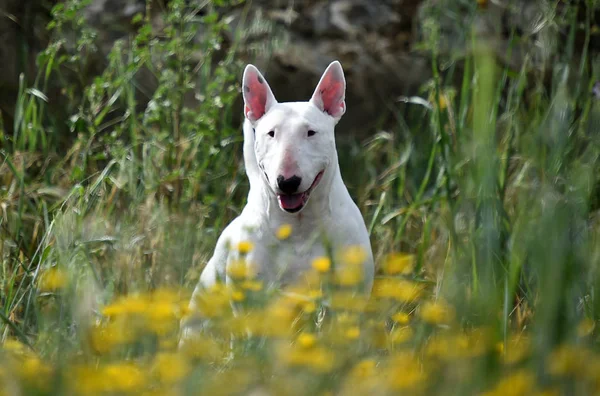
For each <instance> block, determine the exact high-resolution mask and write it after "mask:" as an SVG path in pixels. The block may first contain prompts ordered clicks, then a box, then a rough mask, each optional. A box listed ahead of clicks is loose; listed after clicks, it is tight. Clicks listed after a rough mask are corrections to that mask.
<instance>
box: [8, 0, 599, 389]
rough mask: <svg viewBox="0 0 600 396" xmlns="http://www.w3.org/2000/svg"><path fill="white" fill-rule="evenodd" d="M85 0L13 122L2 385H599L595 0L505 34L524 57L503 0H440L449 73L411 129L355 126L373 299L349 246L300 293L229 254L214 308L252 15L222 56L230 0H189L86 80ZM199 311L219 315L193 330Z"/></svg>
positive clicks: (437, 24) (313, 268) (423, 96)
mask: <svg viewBox="0 0 600 396" xmlns="http://www.w3.org/2000/svg"><path fill="white" fill-rule="evenodd" d="M85 3H86V2H85V1H81V0H66V1H65V2H63V3H59V4H58V5H56V6H55V7H54V9H53V20H52V22H51V23H50V25H49V26H48V31H49V34H50V37H51V40H50V44H49V45H48V47H47V48H46V49H45V50H44V51H43V52H42V53H40V55H39V57H38V59H37V77H36V78H35V79H34V80H32V81H27V79H25V78H24V77H23V78H22V79H21V81H20V82H19V83H20V85H19V86H20V89H19V94H18V98H17V102H16V107H15V113H14V117H13V119H14V123H12V124H11V125H6V124H2V123H1V122H0V395H21V394H22V395H30V394H31V395H60V394H68V395H72V394H124V395H125V394H148V395H150V394H152V395H154V394H156V395H163V394H165V395H166V394H169V395H171V394H172V395H187V394H208V395H220V394H223V395H238V394H239V395H242V394H243V395H279V394H281V395H306V394H310V395H354V394H356V395H379V394H381V395H387V394H408V395H436V394H441V395H448V394H452V395H471V394H472V395H486V396H487V395H523V396H525V395H596V394H600V348H599V342H598V341H599V338H598V335H599V332H598V329H597V328H596V327H597V323H598V320H600V303H599V304H596V295H597V292H600V83H599V82H598V81H600V56H599V54H598V53H597V52H596V51H597V43H598V40H599V39H600V38H599V36H600V28H599V27H598V25H596V23H597V22H598V21H596V20H595V16H597V15H598V12H599V11H600V3H599V2H598V1H597V0H586V1H583V0H582V1H541V0H540V1H536V3H539V10H540V12H539V14H538V18H537V19H536V21H535V25H536V28H535V29H534V30H535V34H527V32H522V31H520V30H519V29H518V28H517V27H516V26H515V27H514V28H512V29H509V30H508V32H505V35H506V37H507V41H506V42H507V43H508V44H507V46H506V48H505V49H504V50H503V51H504V56H500V55H499V54H498V50H497V46H495V45H492V44H491V43H492V41H490V40H493V38H490V37H487V36H485V35H480V34H478V30H477V26H478V25H477V24H478V23H479V22H480V18H481V15H483V14H484V13H485V12H486V10H487V8H488V6H489V4H488V2H487V1H485V0H478V1H466V0H465V1H463V0H460V1H458V0H457V1H449V0H448V1H441V0H440V1H437V2H431V3H432V4H433V5H431V7H429V8H427V12H424V13H423V15H422V18H421V20H420V23H421V26H420V43H419V46H418V47H419V51H421V53H423V54H426V55H427V59H428V60H429V67H430V68H431V75H432V78H431V79H430V81H429V82H427V83H426V84H425V85H424V86H423V87H421V89H420V94H419V95H416V96H410V97H404V98H400V100H398V101H397V102H394V103H391V104H390V106H394V107H395V108H396V109H397V123H396V125H395V127H393V128H392V129H389V130H388V129H386V130H377V131H372V133H371V134H369V135H368V136H366V137H353V136H339V138H338V151H339V153H340V162H341V168H342V175H343V177H344V180H345V182H346V184H347V185H348V186H349V190H350V193H351V195H352V196H353V198H354V199H355V201H356V202H357V204H358V206H359V208H360V209H361V211H362V213H363V216H364V218H365V221H366V224H367V226H368V229H369V232H370V236H371V241H372V244H373V250H374V255H375V257H376V265H377V274H376V280H375V286H374V288H373V292H372V295H371V297H370V298H369V299H368V300H365V299H363V298H362V297H360V294H359V293H357V290H358V289H359V288H360V284H361V276H360V273H358V272H356V271H355V268H356V265H358V264H360V263H361V262H362V260H363V259H364V252H362V251H360V250H359V249H352V248H350V249H348V250H347V251H345V252H340V255H339V257H337V256H336V259H335V260H334V259H333V257H323V258H321V259H319V260H316V261H315V262H312V263H307V267H308V268H310V271H309V272H308V276H307V281H306V283H303V284H300V285H297V286H294V287H291V288H289V289H286V290H276V289H275V290H274V289H272V288H269V287H267V285H265V284H263V283H262V282H261V281H260V280H257V279H254V278H253V277H252V274H251V273H248V272H247V271H244V270H240V269H238V271H235V269H234V270H232V272H231V273H230V274H229V275H230V276H231V277H232V279H234V282H233V283H232V284H231V285H228V286H225V285H217V286H215V287H214V288H212V289H210V290H207V291H206V292H204V293H203V294H201V295H200V296H199V297H198V298H197V301H196V305H197V307H198V308H197V309H196V310H190V309H189V307H188V303H189V301H190V297H191V293H192V290H193V288H194V286H195V285H196V282H197V281H198V277H199V274H200V272H201V270H202V268H203V266H204V265H205V263H206V261H207V260H208V259H209V258H210V256H211V254H212V249H213V248H214V245H215V242H216V239H217V237H218V235H219V234H220V232H221V231H222V230H223V228H224V227H225V226H226V225H227V224H228V223H229V222H230V221H231V220H232V219H233V218H235V216H236V215H237V214H238V213H239V212H240V210H241V208H242V207H243V205H244V200H245V198H246V193H247V189H248V183H247V180H246V177H245V173H244V170H243V160H242V151H241V143H242V132H241V129H240V128H239V127H238V125H236V121H235V120H236V119H237V116H236V114H238V113H240V112H241V107H240V104H239V98H240V83H241V73H242V70H243V66H244V65H245V62H246V60H242V59H241V58H240V57H239V54H238V52H237V49H238V48H240V47H242V46H243V45H244V34H243V30H242V28H243V27H242V28H240V31H236V32H235V35H234V36H235V37H236V40H238V41H235V42H233V44H231V45H230V49H229V50H228V51H227V52H226V53H225V54H223V53H222V51H220V48H221V45H222V44H223V37H224V32H226V31H228V29H230V26H228V24H227V23H226V21H224V20H223V18H222V17H221V15H220V14H219V13H218V12H217V11H218V7H217V5H220V4H222V3H227V2H223V1H214V2H206V4H203V5H198V4H196V3H194V2H187V1H184V0H172V1H170V2H169V3H168V6H167V7H166V9H165V11H164V14H163V26H162V29H161V31H160V32H157V31H156V28H155V26H154V25H153V24H152V21H151V20H150V18H149V17H148V16H147V15H141V14H140V15H137V16H136V17H134V19H135V24H136V26H137V32H136V33H135V34H134V35H132V36H131V37H130V39H129V40H126V41H117V42H116V43H115V45H114V48H113V49H112V51H111V52H110V54H109V55H108V58H107V59H106V63H107V67H106V68H105V69H103V70H102V71H100V72H99V73H98V74H97V75H93V76H92V77H90V76H89V70H90V69H91V68H92V66H93V63H94V56H95V54H96V55H97V54H98V49H97V48H96V45H95V37H96V36H95V32H94V31H93V30H92V29H91V28H90V27H89V26H88V25H87V23H86V21H85V19H84V18H83V17H82V9H83V7H85ZM507 3H510V4H508V5H507V7H513V6H514V7H518V3H519V2H507ZM151 4H153V3H152V2H149V3H148V7H150V5H151ZM199 7H200V8H201V7H205V9H204V10H203V12H202V13H199V12H198V11H199ZM457 15H459V17H457ZM453 17H454V18H458V19H459V20H460V26H458V27H456V28H455V29H454V30H452V32H453V33H452V34H456V35H458V34H460V35H461V36H460V37H462V39H463V43H464V48H462V50H461V51H455V52H450V53H448V52H447V51H442V50H441V49H442V48H445V47H444V46H443V45H442V44H443V43H442V42H443V41H444V40H453V39H455V38H456V37H455V36H452V37H448V34H449V33H448V29H447V26H446V25H445V24H444V23H442V21H446V22H447V21H448V18H450V20H452V18H453ZM199 26H201V27H202V32H203V34H204V36H203V39H202V40H198V39H196V35H197V34H199V33H198V32H199ZM509 26H510V24H509ZM594 43H596V44H595V46H594V45H593V44H594ZM275 46H276V43H266V44H265V46H264V48H266V49H265V51H269V50H270V49H269V48H271V47H273V48H274V47H275ZM517 52H519V57H518V61H516V62H512V61H510V59H513V57H517V55H516V53H517ZM198 54H200V57H199V58H198ZM507 59H508V60H509V61H506V60H507ZM143 73H146V74H147V75H148V73H149V75H152V76H154V78H155V79H156V81H157V82H158V84H157V85H158V87H157V89H156V90H155V91H154V92H150V93H149V94H148V95H147V96H144V94H146V93H144V92H141V91H143V89H142V88H140V85H139V80H140V78H139V76H140V75H143ZM267 78H268V75H267ZM314 83H315V84H316V81H315V82H314ZM48 92H59V93H60V98H59V99H57V98H55V97H53V96H49V93H48ZM275 94H277V93H275ZM190 98H193V100H190ZM298 99H302V98H298ZM56 100H59V102H60V105H59V106H57V105H56V104H55V103H56ZM349 111H356V112H360V111H361V109H360V108H355V109H349ZM4 119H6V118H4ZM293 232H294V230H293V229H287V228H284V229H281V230H280V232H279V237H280V238H281V239H286V238H287V237H288V236H289V234H290V233H293ZM232 248H235V249H240V250H241V251H242V252H244V251H248V250H249V249H252V246H251V245H250V244H241V245H240V246H235V247H232ZM234 309H235V311H236V314H235V315H234V314H233V310H234ZM182 319H183V320H201V321H202V322H203V323H204V329H203V331H202V332H201V333H200V334H199V335H198V336H196V337H194V338H192V339H189V340H187V341H186V342H185V344H184V345H183V347H182V348H178V345H179V341H180V322H181V320H182Z"/></svg>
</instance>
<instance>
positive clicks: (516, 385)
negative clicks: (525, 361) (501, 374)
mask: <svg viewBox="0 0 600 396" xmlns="http://www.w3.org/2000/svg"><path fill="white" fill-rule="evenodd" d="M534 390H535V376H534V375H533V373H531V372H529V371H526V370H520V371H517V372H515V373H513V374H510V375H508V376H506V377H505V378H503V379H501V380H500V381H499V382H498V384H496V386H495V387H494V389H493V390H491V391H489V392H485V393H484V394H483V396H496V395H497V396H529V395H531V394H532V393H533V392H534Z"/></svg>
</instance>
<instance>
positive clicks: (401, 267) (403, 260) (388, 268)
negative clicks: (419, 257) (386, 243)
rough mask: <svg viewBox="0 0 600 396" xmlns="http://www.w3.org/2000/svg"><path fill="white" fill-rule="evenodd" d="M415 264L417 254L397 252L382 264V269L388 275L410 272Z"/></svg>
mask: <svg viewBox="0 0 600 396" xmlns="http://www.w3.org/2000/svg"><path fill="white" fill-rule="evenodd" d="M414 265H415V256H414V255H412V254H405V253H395V254H391V255H389V256H388V257H387V258H386V260H385V261H384V263H383V265H382V268H381V269H382V271H383V273H384V274H387V275H398V274H402V275H406V274H410V273H411V272H412V270H413V268H414Z"/></svg>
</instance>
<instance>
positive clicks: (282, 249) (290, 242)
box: [254, 234, 327, 285]
mask: <svg viewBox="0 0 600 396" xmlns="http://www.w3.org/2000/svg"><path fill="white" fill-rule="evenodd" d="M262 246H266V247H267V248H266V249H260V251H257V252H256V253H257V255H256V257H254V259H255V260H256V261H257V262H259V263H261V264H260V269H261V270H260V272H261V276H262V277H264V278H266V279H269V280H270V281H272V282H276V283H277V284H280V285H289V284H291V283H293V282H295V281H296V280H298V279H299V278H300V277H301V276H302V274H303V273H305V272H306V271H307V270H308V269H310V268H311V265H312V262H313V261H314V259H316V258H318V257H322V256H326V255H327V250H326V248H325V245H324V243H323V239H322V237H321V236H320V235H319V234H313V235H297V236H293V237H290V238H288V239H286V240H282V241H281V240H272V239H270V240H269V241H263V244H262Z"/></svg>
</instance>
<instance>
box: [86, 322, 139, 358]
mask: <svg viewBox="0 0 600 396" xmlns="http://www.w3.org/2000/svg"><path fill="white" fill-rule="evenodd" d="M134 338H135V331H134V330H133V329H132V327H131V326H130V325H129V323H128V321H127V319H126V318H123V317H119V318H117V319H115V320H111V321H109V322H107V323H102V322H98V323H96V324H94V326H92V327H91V329H90V333H89V340H90V346H91V347H92V349H93V350H94V352H96V353H98V354H106V353H109V352H110V351H112V350H113V349H114V348H116V347H117V346H120V345H123V344H126V343H128V342H131V341H133V339H134Z"/></svg>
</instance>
